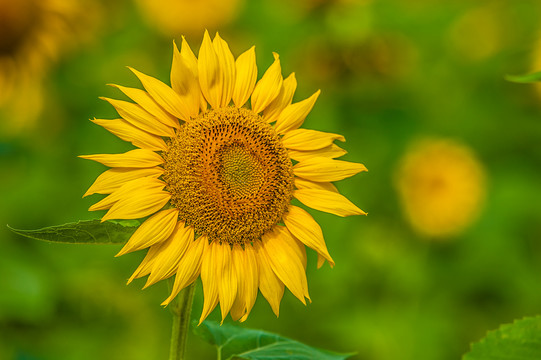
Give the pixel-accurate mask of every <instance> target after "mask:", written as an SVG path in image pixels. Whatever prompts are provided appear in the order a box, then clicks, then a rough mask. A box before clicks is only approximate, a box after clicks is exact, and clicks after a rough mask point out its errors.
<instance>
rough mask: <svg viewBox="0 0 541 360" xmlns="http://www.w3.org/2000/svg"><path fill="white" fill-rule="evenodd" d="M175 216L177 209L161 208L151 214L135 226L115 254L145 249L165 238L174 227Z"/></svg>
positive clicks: (175, 222) (176, 216)
mask: <svg viewBox="0 0 541 360" xmlns="http://www.w3.org/2000/svg"><path fill="white" fill-rule="evenodd" d="M177 218H178V210H177V209H169V210H163V211H160V212H159V213H156V214H154V215H152V216H151V217H149V218H148V219H147V220H145V222H144V223H142V224H141V226H139V228H137V230H136V231H135V232H134V233H133V235H132V236H131V237H130V239H129V240H128V242H127V243H126V245H124V247H122V249H120V251H119V252H118V254H116V255H115V256H122V255H124V254H127V253H130V252H133V251H137V250H141V249H145V248H147V247H149V246H152V245H154V244H157V243H161V242H162V241H164V240H166V239H167V238H168V237H169V235H171V233H172V232H173V230H174V229H175V225H176V224H177Z"/></svg>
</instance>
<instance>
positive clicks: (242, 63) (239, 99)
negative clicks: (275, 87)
mask: <svg viewBox="0 0 541 360" xmlns="http://www.w3.org/2000/svg"><path fill="white" fill-rule="evenodd" d="M235 66H236V69H237V76H236V79H235V87H234V89H233V103H234V104H235V106H236V107H238V108H240V107H242V105H244V104H245V103H246V101H248V99H249V98H250V95H251V94H252V92H253V91H254V87H255V82H256V81H257V64H256V59H255V46H252V47H251V48H250V49H248V50H246V51H245V52H243V53H242V54H240V55H239V57H238V58H237V61H236V62H235Z"/></svg>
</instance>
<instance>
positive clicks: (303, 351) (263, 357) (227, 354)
mask: <svg viewBox="0 0 541 360" xmlns="http://www.w3.org/2000/svg"><path fill="white" fill-rule="evenodd" d="M194 331H195V333H196V334H197V335H199V336H201V337H202V338H204V339H205V340H206V341H208V342H209V343H211V344H213V345H216V347H217V348H218V354H219V358H220V359H226V360H229V359H231V360H233V359H250V360H271V359H284V360H285V359H288V360H312V359H321V360H344V359H347V358H348V357H349V356H350V355H349V354H337V353H333V352H330V351H325V350H319V349H316V348H313V347H311V346H308V345H305V344H303V343H300V342H298V341H295V340H291V339H288V338H285V337H283V336H280V335H277V334H272V333H269V332H266V331H261V330H253V329H246V328H241V327H238V326H234V325H229V324H225V325H222V326H220V325H219V324H218V323H216V322H214V321H204V322H203V324H201V326H199V327H196V328H195V330H194Z"/></svg>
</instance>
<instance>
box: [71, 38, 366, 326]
mask: <svg viewBox="0 0 541 360" xmlns="http://www.w3.org/2000/svg"><path fill="white" fill-rule="evenodd" d="M173 50H174V54H173V63H172V69H171V87H169V86H168V85H166V84H164V83H163V82H161V81H159V80H157V79H155V78H153V77H150V76H148V75H145V74H143V73H141V72H139V71H137V70H134V69H131V70H132V72H133V73H134V74H135V75H136V76H137V77H138V79H139V80H140V81H141V83H142V85H143V87H144V89H145V90H140V89H136V88H127V87H123V86H118V85H113V86H115V87H116V88H118V89H119V90H120V91H121V92H123V93H124V94H125V95H126V96H127V97H129V98H130V99H131V100H133V101H134V102H128V101H121V100H113V99H105V100H106V101H108V102H109V103H110V104H111V105H113V107H115V109H116V110H117V112H118V114H119V115H120V116H121V118H119V119H114V120H101V119H94V120H93V121H94V123H96V124H98V125H101V126H103V127H104V128H105V129H107V130H109V131H110V132H112V133H113V134H115V135H117V136H118V137H120V138H121V139H123V140H125V141H129V142H131V143H132V144H133V145H135V146H136V147H138V149H135V150H131V151H128V152H126V153H123V154H101V155H86V156H81V157H82V158H85V159H90V160H95V161H98V162H100V163H102V164H104V165H106V166H108V167H111V169H109V170H107V171H105V172H104V173H103V174H101V175H100V176H99V177H98V178H97V179H96V181H95V182H94V183H93V184H92V186H91V187H90V188H89V189H88V191H87V192H86V194H85V196H86V195H90V194H94V193H99V194H109V195H108V196H107V197H105V198H103V199H102V200H101V201H99V202H97V203H96V204H94V205H93V206H91V207H90V210H107V209H108V211H107V213H106V214H105V215H104V216H103V218H102V221H105V220H108V219H140V218H146V217H148V218H147V219H146V220H145V221H144V222H143V223H142V224H141V225H140V227H139V228H138V229H137V230H136V231H135V233H134V234H133V236H132V237H131V238H130V239H129V240H128V242H127V243H126V244H125V245H124V247H123V248H122V249H121V250H120V252H119V253H118V254H117V256H120V255H124V254H127V253H130V252H133V251H137V250H142V249H146V248H148V252H147V254H146V256H145V258H144V259H143V261H142V262H141V264H140V265H139V267H138V268H137V269H136V270H135V272H134V273H133V275H132V276H131V277H130V279H129V281H128V283H129V282H131V281H132V280H133V279H135V278H139V277H143V276H146V275H148V279H147V282H146V285H145V287H147V286H149V285H152V284H154V283H156V282H158V281H160V280H163V279H166V278H169V277H171V276H173V275H175V280H174V285H173V287H172V292H171V295H170V296H169V297H168V298H167V299H166V300H165V301H164V302H163V305H167V304H168V303H170V302H171V301H172V300H173V299H174V298H175V297H176V296H177V294H178V293H179V291H180V290H182V289H183V288H185V287H186V286H188V285H190V284H192V283H193V282H194V281H195V280H196V279H197V278H198V277H201V281H202V284H203V294H204V303H203V311H202V315H201V321H203V320H204V319H205V318H206V317H207V315H208V314H209V313H210V312H211V311H212V310H213V309H214V308H215V307H216V305H217V304H218V303H220V308H221V313H222V319H224V318H225V317H226V316H227V314H228V313H231V317H232V318H233V319H234V320H239V319H240V320H241V321H243V320H245V319H246V318H247V316H248V314H249V313H250V310H251V309H252V307H253V305H254V302H255V300H256V297H257V293H258V289H259V291H261V293H262V294H263V296H264V297H265V298H266V299H267V300H268V302H269V303H270V305H271V307H272V309H273V311H274V313H275V314H276V315H277V316H278V313H279V306H280V301H281V298H282V296H283V293H284V287H287V288H288V289H289V290H290V291H291V292H292V293H293V295H294V296H296V297H297V298H298V299H299V300H300V301H301V302H302V303H304V304H306V299H310V297H309V293H308V286H307V281H306V249H305V245H306V246H308V247H310V248H312V249H314V250H315V251H316V252H317V253H318V267H321V265H322V264H323V263H324V262H325V261H328V262H329V264H330V265H331V266H333V265H334V261H333V259H332V258H331V256H330V255H329V252H328V250H327V246H326V245H325V241H324V239H323V234H322V231H321V228H320V227H319V225H318V224H317V222H316V221H315V220H314V219H313V218H312V216H310V214H309V213H308V212H307V211H305V210H304V209H302V208H301V207H299V206H296V205H292V204H291V200H292V199H293V198H296V199H297V200H299V201H300V202H301V203H303V204H304V205H306V206H308V207H311V208H313V209H317V210H321V211H325V212H329V213H332V214H336V215H338V216H348V215H360V214H365V213H364V212H363V211H362V210H360V209H359V208H358V207H357V206H355V205H354V204H353V203H351V202H350V201H349V200H348V199H347V198H345V197H344V196H342V195H341V194H339V193H338V191H337V189H336V187H335V186H334V185H333V184H332V182H333V181H337V180H341V179H344V178H347V177H349V176H352V175H354V174H356V173H359V172H361V171H365V170H366V168H365V167H364V165H362V164H357V163H352V162H347V161H341V160H335V158H337V157H340V156H342V155H344V154H345V151H344V150H343V149H341V148H340V147H338V146H337V145H335V144H334V143H333V142H334V140H339V141H344V140H345V139H344V137H343V136H342V135H338V134H332V133H326V132H321V131H316V130H308V129H301V128H300V126H301V125H302V123H303V121H304V119H305V118H306V116H307V115H308V113H309V112H310V111H311V109H312V107H313V106H314V103H315V101H316V99H317V97H318V95H319V91H317V92H316V93H315V94H313V95H312V96H310V97H309V98H307V99H305V100H303V101H299V102H296V103H292V98H293V93H294V92H295V89H296V85H297V84H296V80H295V75H294V74H291V75H290V76H288V77H287V78H286V79H283V78H282V74H281V67H280V60H279V57H278V55H277V54H274V63H273V64H272V65H271V66H270V67H269V68H268V69H267V70H266V71H265V73H264V74H263V76H262V78H261V79H260V80H259V81H256V80H257V66H256V58H255V48H254V47H252V48H250V49H249V50H247V51H246V52H244V53H243V54H241V55H240V56H239V57H238V58H237V59H236V60H235V59H234V57H233V55H232V53H231V51H230V50H229V46H228V44H227V43H226V42H225V41H224V40H223V39H222V38H221V37H220V36H219V34H216V36H215V38H214V39H213V40H211V39H210V37H209V34H208V32H205V34H204V38H203V42H202V45H201V48H200V49H199V57H198V58H197V57H196V56H195V55H194V53H193V52H192V50H191V49H190V47H189V45H188V43H187V42H186V40H185V39H184V38H183V39H182V46H181V50H180V51H179V50H178V48H177V47H176V45H175V46H174V49H173ZM249 99H250V105H251V106H248V105H247V103H248V100H249ZM294 163H295V164H294Z"/></svg>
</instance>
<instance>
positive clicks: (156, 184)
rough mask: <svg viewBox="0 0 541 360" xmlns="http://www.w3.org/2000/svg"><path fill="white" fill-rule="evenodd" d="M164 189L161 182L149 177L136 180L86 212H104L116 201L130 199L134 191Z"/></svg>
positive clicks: (121, 187)
mask: <svg viewBox="0 0 541 360" xmlns="http://www.w3.org/2000/svg"><path fill="white" fill-rule="evenodd" d="M164 187H165V183H164V182H162V181H161V180H158V179H156V178H151V177H144V178H137V179H134V180H131V181H129V182H126V183H124V184H123V185H122V186H120V187H119V188H118V189H117V190H115V191H113V192H112V193H111V194H110V195H109V196H106V197H105V198H103V199H101V200H100V201H98V202H97V203H95V204H94V205H92V206H91V207H90V208H89V209H88V210H90V211H95V210H105V209H109V208H111V207H112V206H113V205H114V204H115V203H116V202H117V201H118V200H120V199H122V198H126V197H130V196H131V195H132V194H133V193H134V192H136V191H144V192H146V191H160V190H161V189H163V188H164Z"/></svg>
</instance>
